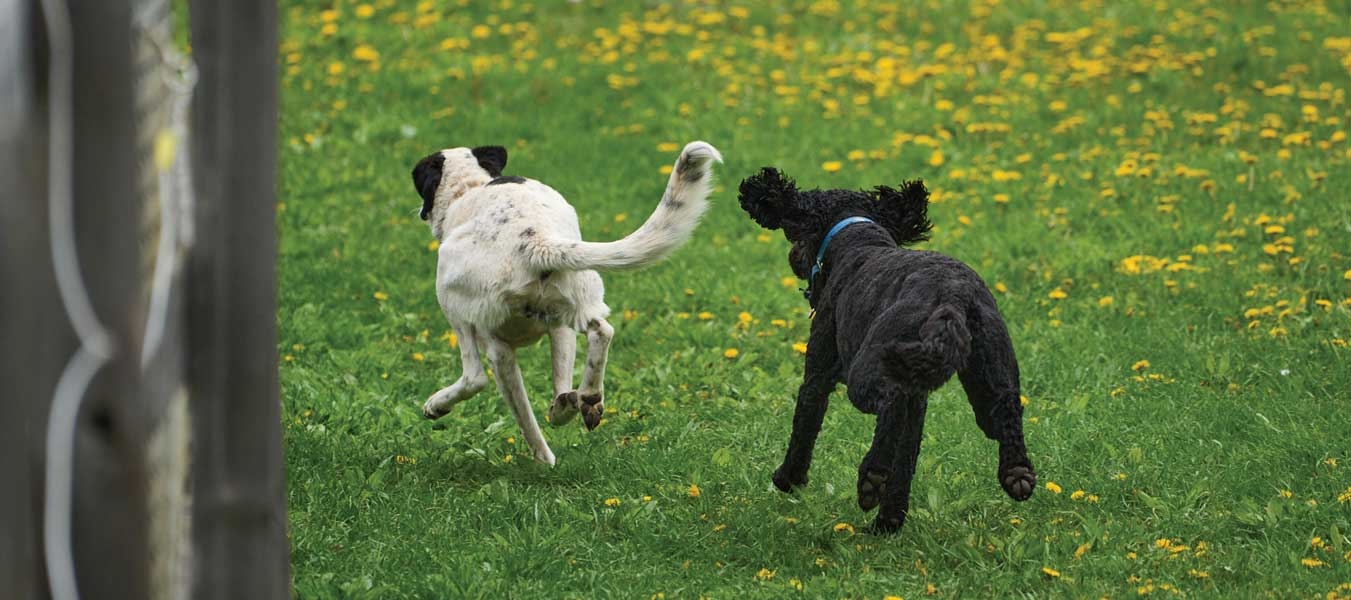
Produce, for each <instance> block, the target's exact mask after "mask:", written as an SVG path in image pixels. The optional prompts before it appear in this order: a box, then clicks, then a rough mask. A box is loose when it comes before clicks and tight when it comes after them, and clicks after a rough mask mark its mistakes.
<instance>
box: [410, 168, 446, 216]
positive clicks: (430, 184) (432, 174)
mask: <svg viewBox="0 0 1351 600" xmlns="http://www.w3.org/2000/svg"><path fill="white" fill-rule="evenodd" d="M445 163H446V157H445V155H443V154H441V153H440V152H437V153H435V154H428V155H427V156H426V157H424V158H423V159H422V160H420V161H418V163H417V166H415V167H413V187H416V188H417V193H418V195H419V196H422V212H420V213H418V216H420V217H422V220H423V221H426V220H427V217H428V216H430V215H431V214H432V204H433V201H434V200H436V189H437V188H439V187H441V167H442V166H443V165H445Z"/></svg>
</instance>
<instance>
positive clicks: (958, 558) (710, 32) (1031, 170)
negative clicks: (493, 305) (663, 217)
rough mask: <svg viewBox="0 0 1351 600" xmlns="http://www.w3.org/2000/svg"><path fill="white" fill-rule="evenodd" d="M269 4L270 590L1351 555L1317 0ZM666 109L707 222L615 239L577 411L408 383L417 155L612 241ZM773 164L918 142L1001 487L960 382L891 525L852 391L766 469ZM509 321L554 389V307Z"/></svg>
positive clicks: (1286, 562) (1338, 193)
mask: <svg viewBox="0 0 1351 600" xmlns="http://www.w3.org/2000/svg"><path fill="white" fill-rule="evenodd" d="M285 4H286V5H285V6H283V8H282V14H283V18H284V19H285V22H284V25H283V37H284V41H283V47H282V49H281V53H280V56H281V62H282V69H283V75H282V84H283V88H282V90H283V95H282V113H281V130H282V138H281V140H280V147H281V172H280V178H281V184H280V191H279V193H280V202H281V204H280V205H279V206H278V222H279V228H280V235H281V256H280V281H279V286H280V292H281V306H280V309H279V313H278V321H279V323H280V328H281V329H280V331H281V340H280V345H279V352H280V354H281V355H282V360H281V367H280V368H281V374H282V375H281V376H282V392H283V399H284V418H285V436H286V440H285V441H286V463H287V477H288V480H289V500H290V531H291V542H292V558H293V570H294V577H295V589H296V593H297V595H299V596H301V597H305V598H327V597H333V598H337V597H360V598H401V597H425V598H434V597H487V598H501V597H585V598H592V597H624V598H633V597H643V598H646V597H650V596H654V595H661V594H664V596H665V597H669V598H674V597H688V598H697V597H700V596H708V597H715V598H732V597H742V596H754V597H773V598H778V597H785V596H791V595H794V594H800V595H803V596H806V597H859V598H882V597H884V596H887V595H898V596H903V597H907V598H913V597H917V596H922V595H925V594H926V593H935V594H937V595H939V596H945V597H986V596H1000V597H1007V596H1015V595H1029V596H1068V597H1097V596H1111V597H1128V596H1135V595H1137V594H1140V593H1151V594H1159V595H1173V594H1175V593H1181V594H1185V595H1191V596H1205V597H1226V598H1229V597H1256V596H1273V597H1313V596H1318V597H1323V595H1325V594H1328V593H1330V592H1334V591H1336V590H1338V589H1340V591H1339V592H1336V593H1339V594H1341V595H1342V596H1347V595H1351V587H1348V588H1338V586H1340V585H1343V584H1347V583H1349V582H1351V538H1348V534H1349V533H1351V501H1348V500H1351V410H1348V409H1349V408H1351V405H1349V404H1348V401H1349V400H1351V394H1349V393H1348V390H1349V389H1351V363H1348V358H1351V357H1349V356H1348V349H1347V348H1346V344H1347V340H1348V338H1351V281H1349V279H1351V256H1348V254H1351V203H1348V201H1347V196H1348V192H1351V170H1348V164H1349V163H1351V153H1349V152H1348V141H1347V140H1346V133H1345V132H1346V131H1347V130H1348V129H1351V128H1349V127H1348V121H1351V110H1348V105H1347V98H1346V94H1347V88H1348V87H1351V86H1348V84H1349V83H1351V76H1349V75H1348V74H1349V73H1351V58H1349V56H1351V39H1348V38H1347V37H1346V36H1347V34H1346V32H1347V31H1349V30H1351V5H1348V4H1347V3H1346V2H1273V3H1259V2H1247V3H1235V5H1229V4H1225V5H1223V6H1221V5H1220V4H1216V3H1211V4H1210V5H1209V6H1207V5H1205V4H1201V3H1197V4H1189V3H1185V2H1158V3H1150V4H1149V5H1145V4H1144V3H1139V4H1137V3H1117V2H1093V1H1090V2H1068V1H1050V0H1047V1H1039V2H1028V3H1007V5H1004V4H1000V5H993V4H994V3H990V2H934V1H930V2H926V3H923V4H920V3H914V5H915V7H914V8H901V9H891V8H890V7H891V6H892V5H893V3H885V2H870V3H867V4H866V5H863V6H849V7H844V8H839V7H835V3H833V2H829V1H821V2H815V3H811V4H806V3H801V2H795V3H792V9H791V10H788V9H784V10H777V9H770V8H766V7H765V6H764V5H762V3H757V2H742V3H740V4H739V5H737V4H724V3H719V2H697V3H696V2H679V3H671V4H664V3H643V4H641V5H640V4H638V3H600V2H599V1H598V0H588V1H587V2H583V3H582V4H580V5H573V4H569V3H563V2H535V3H531V2H520V1H512V0H494V1H493V2H491V3H489V2H482V3H480V2H466V1H462V2H459V3H455V4H456V5H455V6H451V3H435V2H424V3H422V4H423V5H422V6H421V7H415V6H414V5H413V4H411V3H398V4H397V5H396V3H394V2H393V1H392V0H380V1H377V2H374V3H373V5H372V6H370V7H369V8H370V10H371V12H370V14H369V15H367V16H362V15H363V14H364V12H363V11H362V10H361V9H359V5H358V4H357V3H355V2H349V1H347V0H335V1H323V2H320V1H308V2H287V3H285ZM894 4H895V5H896V6H902V5H909V4H910V3H894ZM1156 5H1157V6H1156ZM737 6H741V7H746V9H747V10H746V11H745V12H742V9H738V8H737ZM325 10H333V11H335V12H334V13H332V14H331V15H330V17H331V18H330V17H326V16H325V14H324V11H325ZM326 24H327V25H329V29H331V30H326V29H325V27H326ZM475 27H479V29H475ZM368 50H373V51H374V53H372V52H369V51H368ZM376 55H378V56H376ZM338 65H340V66H338ZM1287 86H1288V87H1287ZM615 88H620V89H615ZM1264 130H1265V131H1264ZM693 139H704V140H707V141H709V142H711V143H713V144H714V145H716V146H717V147H718V148H719V149H721V151H722V152H723V154H724V155H725V157H726V159H727V161H726V163H725V164H724V165H721V166H720V167H718V175H719V177H720V179H721V182H722V183H721V185H720V186H719V187H718V188H717V190H716V191H715V193H714V194H713V197H712V202H713V208H712V210H711V212H710V214H709V215H708V217H707V219H706V220H705V222H704V223H703V224H702V225H701V226H700V228H699V230H698V231H697V232H696V234H695V239H694V240H693V241H692V242H691V243H690V244H688V245H687V246H686V247H685V248H683V249H682V250H680V251H679V252H678V253H676V254H675V255H674V256H673V257H672V258H671V259H670V260H669V261H667V262H665V263H664V264H662V265H661V266H658V267H656V268H653V269H650V270H648V271H644V272H640V273H623V274H608V275H607V276H606V285H607V287H608V294H607V300H608V303H609V304H610V306H611V307H612V308H613V310H614V317H613V323H614V325H615V328H616V330H617V334H616V339H615V343H614V345H613V346H612V348H611V355H610V356H611V362H610V369H609V372H608V379H607V381H606V387H607V404H608V405H609V406H610V407H611V408H612V409H613V412H612V413H611V414H609V415H608V416H607V418H606V420H605V422H604V424H603V425H602V426H601V427H600V428H599V429H598V430H596V431H595V432H591V433H586V432H584V431H582V429H581V427H580V425H579V424H578V423H573V424H571V425H570V426H568V427H563V428H560V429H547V428H546V430H545V434H546V436H547V437H548V439H549V442H550V444H551V445H552V447H553V449H554V451H555V453H556V454H557V456H558V466H557V467H556V468H552V469H550V468H546V467H543V466H541V465H537V464H533V463H532V461H531V460H530V459H529V456H530V454H529V451H528V450H527V449H526V447H525V443H524V441H523V439H522V437H521V435H520V433H519V430H518V429H517V428H516V425H515V423H514V422H513V421H512V420H511V418H510V416H509V413H508V412H507V411H506V409H505V407H504V406H503V405H502V403H501V397H500V396H499V395H498V394H497V392H496V391H495V389H493V387H492V386H490V387H489V388H488V389H487V390H485V391H484V392H483V393H482V394H481V395H480V396H478V397H477V398H475V399H472V400H470V401H467V402H465V403H463V404H461V405H459V406H457V407H456V408H455V410H454V412H453V413H452V414H451V415H449V416H447V417H445V418H444V419H442V420H440V421H438V422H436V423H431V422H427V421H425V420H424V419H423V418H422V417H421V414H420V412H419V408H420V405H421V403H422V402H423V400H424V399H425V398H426V397H427V396H428V395H429V394H431V393H432V392H434V391H436V390H437V389H439V388H441V387H443V386H445V385H448V384H449V383H450V382H451V381H453V380H454V378H455V377H457V376H458V374H459V370H458V368H459V367H458V362H459V359H458V353H457V351H456V350H454V349H452V348H451V347H450V345H449V343H448V342H447V340H446V339H445V338H444V336H445V334H447V333H448V332H449V327H448V325H447V324H446V322H445V320H444V318H443V317H442V316H441V315H440V313H439V310H438V308H437V306H436V301H435V296H434V293H433V278H434V271H435V254H434V253H433V252H430V251H429V250H428V243H429V242H430V241H431V238H430V236H429V234H428V232H427V229H426V227H425V226H424V224H423V223H422V222H421V221H419V220H418V218H417V215H416V209H417V208H418V207H419V205H420V200H419V199H418V198H417V196H416V194H415V192H414V190H413V188H412V185H411V181H410V179H409V176H408V172H409V170H410V169H411V167H412V165H413V163H414V162H415V161H416V160H417V159H418V158H420V157H421V156H423V155H425V154H427V153H429V152H432V151H435V150H438V149H440V148H444V147H453V146H464V145H478V144H489V143H498V144H504V145H506V146H508V147H509V148H510V151H511V160H510V164H509V165H508V168H507V173H509V174H521V175H526V176H530V177H534V178H538V179H541V180H543V181H545V182H546V183H549V184H550V185H552V186H554V187H555V188H556V189H558V190H559V191H560V192H561V193H563V194H564V196H566V197H567V198H568V199H569V200H570V201H571V202H572V203H573V204H574V205H575V206H576V208H577V211H578V214H579V216H580V219H581V224H582V230H583V232H584V235H585V236H586V237H587V238H588V239H594V240H609V239H615V238H617V237H619V236H622V235H624V234H626V233H627V232H629V231H631V230H632V229H633V228H634V227H636V225H637V224H638V223H640V222H641V221H642V220H643V219H644V218H646V216H647V214H648V213H649V211H650V210H651V209H652V208H653V207H654V206H655V204H656V202H657V200H658V198H659V196H660V194H661V191H662V188H663V185H664V184H665V176H664V175H662V174H661V173H660V172H659V169H660V168H661V167H662V166H663V165H669V164H670V163H671V162H672V161H673V160H674V158H675V155H676V151H674V150H669V149H659V146H660V145H662V144H668V143H674V144H683V143H684V142H686V141H689V140H693ZM940 155H941V160H940ZM836 162H838V166H839V169H838V170H835V169H834V167H835V166H836V165H834V164H831V163H836ZM771 164H772V165H776V166H779V167H780V168H782V169H784V170H785V171H787V172H788V173H790V174H792V175H794V176H796V177H797V178H798V179H799V181H800V183H801V184H803V185H805V186H807V187H816V186H821V187H867V186H872V185H878V184H892V185H894V184H896V183H899V182H900V181H901V180H903V179H910V178H916V177H922V178H924V179H925V180H926V182H927V183H928V185H929V187H930V189H931V190H933V191H934V193H935V203H934V204H933V205H932V207H931V211H930V214H931V217H932V218H933V220H934V222H935V223H936V224H937V229H936V232H935V234H934V236H933V241H932V242H930V243H928V244H926V245H925V247H927V248H930V249H934V250H939V251H942V252H946V253H948V254H951V255H953V256H955V257H957V258H959V259H962V260H964V261H966V262H968V263H969V264H971V265H972V266H973V267H974V268H975V269H976V270H977V271H978V272H980V273H981V275H982V276H983V277H985V279H986V280H987V282H988V283H989V284H990V285H991V286H992V287H995V286H997V287H998V288H999V289H1001V290H1004V291H1002V292H1000V293H998V294H997V296H998V297H999V301H1000V306H1001V309H1002V310H1003V311H1004V314H1005V317H1006V319H1007V321H1008V323H1009V327H1010V329H1011V332H1012V335H1013V338H1014V342H1015V345H1016V348H1017V351H1018V355H1019V360H1020V363H1021V365H1022V370H1023V382H1024V386H1025V389H1024V393H1025V395H1026V396H1027V398H1028V399H1029V404H1028V406H1027V409H1026V417H1027V424H1026V429H1027V440H1028V445H1029V447H1030V450H1031V453H1032V457H1033V460H1034V461H1035V463H1036V465H1037V468H1038V471H1039V474H1040V482H1039V483H1040V485H1041V487H1039V488H1038V490H1037V492H1036V494H1035V495H1034V496H1033V498H1032V499H1031V500H1030V501H1029V502H1027V503H1023V504H1015V503H1013V502H1011V501H1010V500H1008V499H1007V498H1006V497H1005V496H1004V494H1003V492H1002V491H1001V490H1000V489H999V487H998V485H997V483H996V482H995V480H994V471H995V464H996V456H995V447H994V444H993V442H989V441H987V440H985V439H984V438H983V437H982V436H981V435H980V433H979V431H978V430H977V428H976V426H975V423H974V421H973V419H972V418H971V415H970V409H969V408H968V406H967V404H966V402H965V400H964V398H963V397H962V395H961V393H960V390H959V388H958V386H956V385H955V384H952V385H949V386H948V387H945V388H943V389H942V390H940V391H939V392H937V393H936V394H935V395H934V397H933V399H932V404H931V408H930V410H929V416H928V422H927V425H926V429H925V440H924V450H923V453H922V455H921V457H920V464H919V472H918V475H917V477H916V484H915V491H914V502H913V506H914V507H915V508H914V510H913V512H912V514H911V516H910V519H909V522H908V523H907V525H906V527H905V529H904V531H903V532H902V533H901V534H900V535H899V536H895V537H890V538H876V537H872V536H868V535H864V534H863V533H861V529H862V526H863V525H864V524H866V523H867V522H868V521H869V517H870V515H864V514H862V513H861V512H860V511H859V510H858V508H857V506H856V505H855V502H854V498H853V490H854V477H855V473H856V470H855V469H856V465H857V463H858V461H859V460H860V459H861V458H862V455H863V452H864V451H865V449H866V448H867V445H868V443H869V436H870V434H871V431H872V419H871V417H868V416H866V415H862V414H860V413H858V412H856V411H855V410H854V409H853V408H852V407H850V406H849V405H848V403H847V401H845V400H844V398H843V396H842V395H841V394H840V393H838V392H837V394H836V396H835V400H836V401H835V405H836V406H835V409H834V410H833V411H831V412H830V413H829V415H828V416H827V420H826V424H825V427H824V430H823V433H822V435H821V438H820V441H819V443H818V445H817V449H818V450H817V455H816V460H815V463H814V467H813V470H812V482H811V484H810V486H809V487H807V488H806V489H805V490H803V491H801V492H800V493H799V494H797V495H796V496H789V495H785V494H781V493H778V492H777V491H775V490H773V489H772V487H771V485H770V483H769V476H770V473H771V472H772V471H773V470H774V468H775V467H776V466H777V465H778V463H779V461H780V460H781V458H782V453H783V450H784V448H785V447H786V444H787V440H788V432H789V426H790V422H791V416H792V408H793V407H792V398H793V395H794V393H795V391H796V386H797V382H798V380H799V378H800V376H801V368H802V357H801V355H800V354H799V353H798V352H797V351H795V350H794V348H793V344H794V343H798V342H803V341H805V340H806V338H807V331H808V329H809V326H810V319H809V316H808V314H807V311H806V303H805V301H804V300H803V299H802V297H801V296H800V294H798V292H797V291H796V289H795V287H796V284H795V283H794V284H791V285H785V283H784V282H783V281H782V280H783V279H784V278H785V277H788V276H791V273H790V271H789V269H788V265H787V263H786V261H785V258H786V255H787V249H788V247H787V244H786V242H784V241H783V239H782V237H781V236H780V235H779V234H777V233H775V234H773V235H764V234H763V232H762V231H761V230H760V229H758V228H757V227H756V226H755V224H754V223H752V222H751V221H750V219H749V218H747V217H746V216H745V215H744V213H742V212H741V211H740V210H739V208H738V207H737V204H736V198H735V184H736V182H737V181H739V180H740V178H741V177H744V176H746V175H748V174H749V173H751V172H753V170H754V169H756V168H758V167H760V166H761V165H771ZM1142 169H1144V170H1146V172H1144V173H1142V172H1141V171H1142ZM1011 174H1016V175H1011ZM999 194H1005V195H1006V197H1005V196H998V195H999ZM1001 200H1006V202H1001ZM1277 227H1279V229H1278V228H1277ZM1141 255H1143V256H1146V257H1153V258H1154V259H1163V260H1166V261H1167V262H1166V263H1164V262H1161V260H1151V259H1149V258H1145V259H1135V260H1136V261H1139V262H1138V263H1136V262H1132V261H1129V260H1126V259H1128V258H1129V257H1135V256H1141ZM1132 264H1140V265H1141V266H1142V267H1143V268H1142V269H1141V270H1140V271H1139V272H1135V271H1134V270H1133V269H1132V268H1131V265H1132ZM1176 265H1183V266H1182V267H1178V266H1176ZM1154 267H1160V268H1158V269H1157V270H1154ZM790 283H791V282H790ZM377 293H378V296H379V298H377ZM1061 296H1063V297H1061ZM381 298H383V299H381ZM1105 298H1110V300H1106V299H1105ZM701 313H707V318H703V317H702V316H701ZM743 313H745V314H746V315H748V316H749V317H748V318H749V319H751V320H750V321H749V323H746V324H745V325H744V326H743V327H739V326H738V323H740V322H741V317H740V316H739V315H742V314H743ZM776 320H781V321H776ZM729 348H735V349H737V350H738V353H739V355H738V356H737V357H736V358H735V359H728V358H725V357H724V352H725V350H727V349H729ZM521 356H522V367H523V370H524V372H525V374H526V378H527V389H528V391H529V393H530V394H531V397H532V399H533V400H534V405H535V407H536V411H537V415H539V416H540V417H541V418H542V415H543V412H544V408H545V406H546V401H547V399H548V397H549V395H550V394H549V383H548V382H549V376H548V349H547V345H540V346H537V347H533V348H526V349H523V350H522V353H521ZM1140 361H1148V366H1145V364H1144V363H1141V362H1140ZM1052 484H1055V486H1058V487H1059V488H1060V489H1061V490H1063V491H1061V492H1059V493H1053V490H1052V489H1050V487H1052ZM692 485H693V486H697V487H698V489H699V494H698V497H692V494H691V492H690V490H691V486H692ZM1080 492H1082V493H1080ZM1339 496H1341V498H1340V499H1339ZM611 499H614V500H611ZM615 500H617V502H618V504H617V505H615V506H609V505H607V501H609V504H613V503H614V502H615ZM854 529H858V530H860V532H859V533H857V534H856V533H854V531H853V530H854ZM1315 538H1317V540H1316V541H1315ZM1053 573H1057V574H1058V575H1053Z"/></svg>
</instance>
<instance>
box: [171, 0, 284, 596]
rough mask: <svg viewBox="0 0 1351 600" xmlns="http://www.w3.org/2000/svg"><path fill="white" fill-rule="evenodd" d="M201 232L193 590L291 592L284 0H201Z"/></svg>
mask: <svg viewBox="0 0 1351 600" xmlns="http://www.w3.org/2000/svg"><path fill="white" fill-rule="evenodd" d="M189 15H190V18H191V20H192V54H193V57H194V59H195V60H196V62H197V66H198V69H199V73H200V74H199V79H198V83H197V90H196V96H195V99H194V103H193V107H192V108H193V116H192V129H193V136H194V137H193V140H194V141H193V144H192V150H193V167H194V168H193V171H194V178H195V181H196V191H197V193H196V196H197V197H196V207H195V212H196V219H195V220H196V223H197V225H196V234H195V235H196V242H195V246H194V250H193V252H192V255H191V257H190V259H189V261H188V265H187V269H188V270H187V281H186V284H187V307H186V308H187V314H188V331H187V339H188V343H187V346H188V381H189V394H190V406H191V411H192V420H193V429H194V442H193V443H194V449H193V458H194V463H193V477H194V481H195V484H194V486H193V491H194V499H193V502H194V513H195V514H194V517H193V523H192V527H193V535H194V538H195V543H194V547H195V552H194V554H195V556H196V564H197V568H196V574H195V584H194V588H193V597H194V598H202V599H211V598H219V599H233V598H286V597H288V596H289V593H290V568H289V564H290V560H289V557H290V547H289V544H288V541H287V538H286V489H285V487H286V486H285V478H284V475H283V463H282V447H281V404H280V400H279V394H280V390H279V383H278V375H277V346H276V339H277V331H276V329H277V323H276V318H277V316H276V315H277V313H276V285H275V281H276V269H275V265H274V262H275V260H276V247H277V246H276V231H275V218H276V213H275V211H276V209H275V206H276V189H275V182H276V138H277V106H278V104H277V91H278V89H277V88H278V81H277V7H276V5H275V4H274V2H272V1H271V0H232V1H230V2H218V1H216V0H192V1H191V2H190V6H189Z"/></svg>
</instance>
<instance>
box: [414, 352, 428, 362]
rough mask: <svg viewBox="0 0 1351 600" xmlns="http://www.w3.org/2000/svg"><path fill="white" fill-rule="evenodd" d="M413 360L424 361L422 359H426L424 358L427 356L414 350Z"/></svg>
mask: <svg viewBox="0 0 1351 600" xmlns="http://www.w3.org/2000/svg"><path fill="white" fill-rule="evenodd" d="M413 360H415V361H418V362H422V361H424V360H427V357H426V356H423V355H422V353H421V352H414V353H413Z"/></svg>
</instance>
